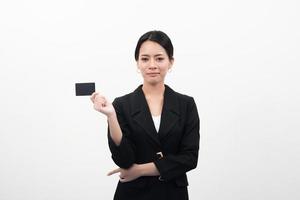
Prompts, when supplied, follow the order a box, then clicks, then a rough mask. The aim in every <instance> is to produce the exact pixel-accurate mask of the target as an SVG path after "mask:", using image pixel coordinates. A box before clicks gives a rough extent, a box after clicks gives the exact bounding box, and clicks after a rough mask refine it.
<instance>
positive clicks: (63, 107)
mask: <svg viewBox="0 0 300 200" xmlns="http://www.w3.org/2000/svg"><path fill="white" fill-rule="evenodd" d="M299 10H300V3H299V1H298V0H284V1H283V0H282V1H279V0H252V1H241V0H226V1H223V0H212V1H196V0H195V1H189V0H186V1H174V0H172V1H171V0H169V1H162V0H159V1H158V0H152V1H143V0H132V1H121V0H120V1H116V0H112V1H96V0H94V1H90V0H72V1H71V0H52V1H40V0H27V1H21V0H3V1H1V3H0V93H1V99H0V102H1V103H0V123H1V125H0V200H46V199H49V200H50V199H51V200H65V199H67V200H83V199H88V200H93V199H94V200H96V199H98V200H99V199H103V200H106V199H112V197H113V194H114V190H115V186H116V183H117V181H118V176H117V175H116V176H113V177H107V176H106V173H107V172H108V171H109V170H111V169H114V168H115V167H116V166H115V165H114V163H113V162H112V161H111V158H110V152H109V150H108V145H107V138H106V130H107V122H106V119H105V117H104V116H103V115H101V114H100V113H97V112H96V111H94V110H93V108H92V104H91V102H90V100H89V98H88V97H76V96H75V91H74V87H75V82H87V81H93V82H96V89H97V90H98V91H99V92H102V93H103V94H104V95H106V96H107V98H108V99H110V100H113V99H114V98H115V97H117V96H121V95H123V94H125V93H129V92H131V91H133V90H134V89H135V88H136V87H137V86H138V85H139V84H140V83H141V82H142V79H141V77H140V74H138V73H137V72H136V63H135V61H134V55H133V54H134V48H135V45H136V42H137V40H138V38H139V37H140V36H141V35H142V34H143V33H145V32H147V31H149V30H153V29H158V30H162V31H164V32H166V33H167V34H168V35H169V36H170V38H171V39H172V41H173V45H174V47H175V55H174V56H175V64H174V68H173V71H172V72H171V73H169V74H168V77H167V79H166V83H167V84H168V85H169V86H171V87H172V88H173V89H174V90H176V91H178V92H181V93H184V94H188V95H190V96H193V97H194V98H195V100H196V103H197V107H198V111H199V114H200V118H201V150H200V158H199V163H198V167H197V169H195V170H193V171H191V172H189V173H188V176H189V181H190V186H189V191H190V199H192V200H197V199H203V200H216V199H223V200H253V199H255V200H266V199H272V200H282V199H289V200H296V199H299V198H300V192H299V185H300V180H299V179H300V156H299V155H300V144H299V143H300V142H299V139H300V137H299V133H300V128H299V121H300V106H299V102H300V89H299V85H300V81H299V75H300V68H299V67H300V60H299V55H300V48H299V46H300V23H299V19H300V12H299Z"/></svg>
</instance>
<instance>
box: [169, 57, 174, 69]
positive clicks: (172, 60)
mask: <svg viewBox="0 0 300 200" xmlns="http://www.w3.org/2000/svg"><path fill="white" fill-rule="evenodd" d="M173 64H174V58H172V59H171V60H170V65H169V69H171V68H172V67H173Z"/></svg>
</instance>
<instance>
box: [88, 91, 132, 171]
mask: <svg viewBox="0 0 300 200" xmlns="http://www.w3.org/2000/svg"><path fill="white" fill-rule="evenodd" d="M91 101H92V102H93V103H94V109H95V110H97V111H99V112H101V113H103V114H104V115H106V116H107V122H108V143H109V148H110V151H111V153H112V159H113V160H114V162H115V163H116V164H117V165H118V166H119V167H121V168H129V167H130V166H131V165H132V164H133V163H134V161H135V155H134V149H135V147H134V145H133V144H132V143H131V142H130V140H129V139H128V137H129V135H130V131H129V128H128V125H127V123H126V120H125V119H124V114H123V113H122V109H121V106H120V103H118V102H117V99H115V101H114V102H113V103H110V102H109V101H107V100H106V98H105V97H104V96H102V95H100V94H99V93H96V92H94V93H93V94H92V96H91Z"/></svg>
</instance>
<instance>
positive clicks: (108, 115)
mask: <svg viewBox="0 0 300 200" xmlns="http://www.w3.org/2000/svg"><path fill="white" fill-rule="evenodd" d="M106 116H107V119H108V120H109V119H113V118H116V117H117V115H116V112H112V113H109V114H107V115H106Z"/></svg>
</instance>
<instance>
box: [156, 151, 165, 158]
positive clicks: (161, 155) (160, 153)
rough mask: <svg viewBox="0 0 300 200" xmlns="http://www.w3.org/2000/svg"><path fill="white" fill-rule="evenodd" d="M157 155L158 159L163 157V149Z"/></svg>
mask: <svg viewBox="0 0 300 200" xmlns="http://www.w3.org/2000/svg"><path fill="white" fill-rule="evenodd" d="M156 155H157V158H158V159H162V158H163V157H164V155H163V153H162V152H161V151H160V152H157V153H156Z"/></svg>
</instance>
